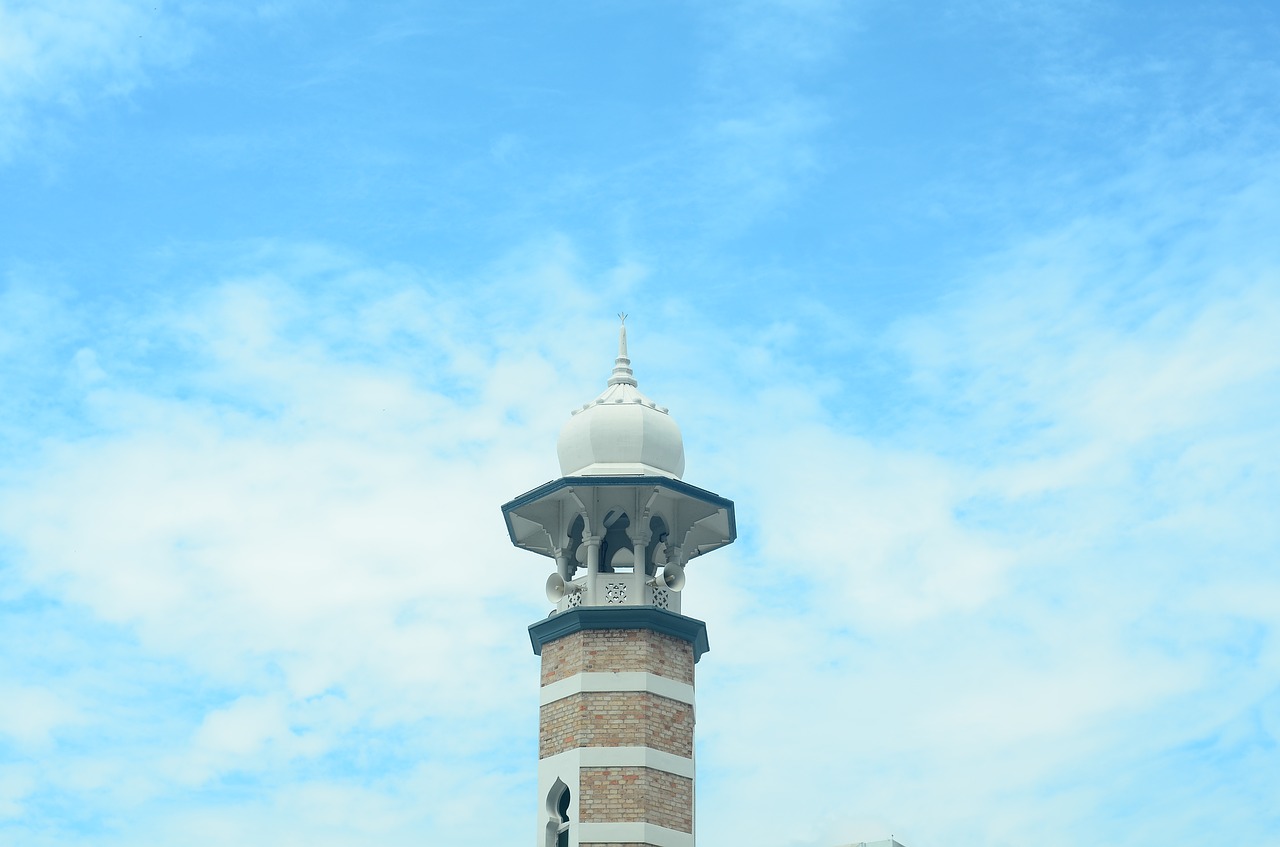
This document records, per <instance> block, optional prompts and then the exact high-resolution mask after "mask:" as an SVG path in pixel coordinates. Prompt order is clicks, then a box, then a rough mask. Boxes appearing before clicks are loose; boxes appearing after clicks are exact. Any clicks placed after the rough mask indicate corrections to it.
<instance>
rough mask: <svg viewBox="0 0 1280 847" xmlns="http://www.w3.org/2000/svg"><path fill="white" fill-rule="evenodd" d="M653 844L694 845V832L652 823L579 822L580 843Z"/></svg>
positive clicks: (659, 846)
mask: <svg viewBox="0 0 1280 847" xmlns="http://www.w3.org/2000/svg"><path fill="white" fill-rule="evenodd" d="M602 842H606V843H607V842H612V843H614V844H619V843H621V844H653V845H655V847H693V833H691V832H680V831H679V830H676V829H667V828H666V827H665V826H658V825H656V824H651V823H587V822H585V821H583V822H580V823H578V843H579V844H594V843H602Z"/></svg>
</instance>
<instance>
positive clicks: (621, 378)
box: [556, 326, 684, 479]
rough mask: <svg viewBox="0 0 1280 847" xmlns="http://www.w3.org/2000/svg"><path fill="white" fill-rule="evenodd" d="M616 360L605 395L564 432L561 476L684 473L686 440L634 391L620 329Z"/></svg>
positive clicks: (580, 412) (583, 410) (576, 414)
mask: <svg viewBox="0 0 1280 847" xmlns="http://www.w3.org/2000/svg"><path fill="white" fill-rule="evenodd" d="M618 348H619V349H618V359H617V361H616V362H615V363H614V366H613V376H612V377H610V379H609V386H608V387H607V388H606V389H605V390H604V393H603V394H601V395H600V396H599V397H597V398H596V399H595V400H592V401H591V402H590V403H588V404H587V405H585V406H583V407H582V408H581V409H577V410H575V411H574V413H573V417H571V418H570V419H569V421H568V423H566V424H565V425H564V429H562V430H560V440H559V442H558V443H557V444H556V452H557V453H559V456H560V475H561V476H612V475H626V474H647V475H657V476H667V477H675V478H676V479H679V478H680V476H681V475H682V474H683V473H684V439H683V438H681V436H680V427H678V426H676V422H675V421H674V420H672V419H671V415H669V414H668V413H667V410H666V409H665V408H664V407H662V406H659V405H657V404H656V403H654V402H653V401H652V400H650V399H649V398H648V397H645V396H644V395H643V394H641V393H640V390H639V389H638V388H636V380H635V377H634V376H632V373H631V360H630V359H628V358H627V329H626V327H625V326H623V328H622V332H621V335H620V337H619V342H618Z"/></svg>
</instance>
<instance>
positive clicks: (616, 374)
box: [609, 312, 636, 385]
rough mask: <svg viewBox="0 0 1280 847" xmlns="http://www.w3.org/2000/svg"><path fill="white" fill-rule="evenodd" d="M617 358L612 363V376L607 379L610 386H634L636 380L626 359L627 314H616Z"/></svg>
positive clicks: (629, 361)
mask: <svg viewBox="0 0 1280 847" xmlns="http://www.w3.org/2000/svg"><path fill="white" fill-rule="evenodd" d="M618 320H620V321H621V322H622V324H621V326H619V327H618V358H617V359H615V360H614V362H613V375H612V376H610V377H609V384H610V385H635V384H636V378H635V375H634V374H633V373H632V372H631V360H630V359H629V358H627V313H626V312H618Z"/></svg>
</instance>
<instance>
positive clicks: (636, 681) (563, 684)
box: [540, 671, 693, 706]
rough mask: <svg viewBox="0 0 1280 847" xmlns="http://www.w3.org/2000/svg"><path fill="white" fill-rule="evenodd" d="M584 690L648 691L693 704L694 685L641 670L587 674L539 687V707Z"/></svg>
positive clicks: (589, 672) (591, 672)
mask: <svg viewBox="0 0 1280 847" xmlns="http://www.w3.org/2000/svg"><path fill="white" fill-rule="evenodd" d="M584 691H593V692H594V691H647V692H649V693H650V694H657V695H658V696H659V697H666V698H667V699H669V700H676V701H678V702H680V703H688V704H689V705H690V706H692V705H693V686H692V685H690V684H689V683H687V682H679V681H677V680H674V679H668V678H666V677H665V676H658V675H657V674H652V673H645V672H644V671H620V672H617V673H614V672H611V671H588V672H586V673H578V674H574V675H573V676H570V677H566V678H564V679H558V680H556V681H555V682H552V683H548V684H547V685H544V686H542V692H541V695H540V696H541V705H543V706H545V705H547V704H548V703H554V702H555V701H557V700H563V699H564V698H566V697H572V696H573V695H574V694H581V693H582V692H584Z"/></svg>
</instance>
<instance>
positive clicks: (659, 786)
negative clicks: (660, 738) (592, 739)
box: [578, 768, 693, 832]
mask: <svg viewBox="0 0 1280 847" xmlns="http://www.w3.org/2000/svg"><path fill="white" fill-rule="evenodd" d="M578 809H579V815H580V816H581V819H582V820H583V821H584V822H593V821H595V822H605V823H626V822H629V821H641V822H645V823H652V824H657V825H658V826H665V827H667V828H668V829H675V830H679V831H680V832H693V780H691V779H688V778H687V777H683V776H676V775H675V774H669V773H664V772H663V771H657V770H653V769H651V768H583V769H582V794H581V796H580V798H579V800H578Z"/></svg>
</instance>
